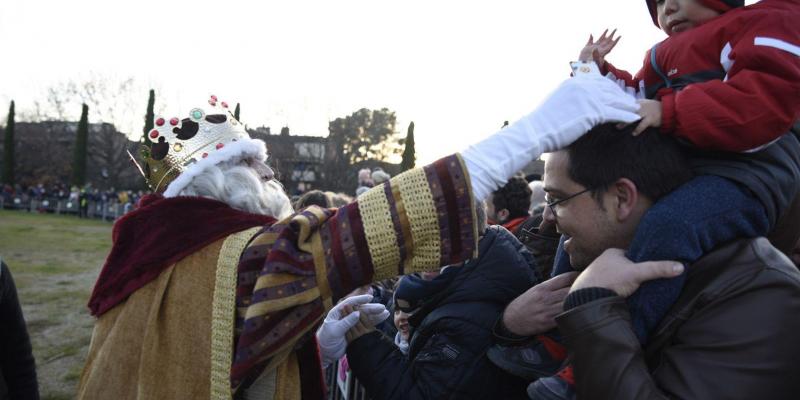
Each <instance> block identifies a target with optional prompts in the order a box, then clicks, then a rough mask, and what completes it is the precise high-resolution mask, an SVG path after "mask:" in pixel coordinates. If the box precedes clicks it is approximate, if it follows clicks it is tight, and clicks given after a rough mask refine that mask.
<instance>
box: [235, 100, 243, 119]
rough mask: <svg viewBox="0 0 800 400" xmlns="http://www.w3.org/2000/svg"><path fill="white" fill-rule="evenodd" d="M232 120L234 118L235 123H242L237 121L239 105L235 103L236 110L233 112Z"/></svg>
mask: <svg viewBox="0 0 800 400" xmlns="http://www.w3.org/2000/svg"><path fill="white" fill-rule="evenodd" d="M233 118H236V120H237V121H239V122H242V120H240V119H239V103H236V109H235V110H233Z"/></svg>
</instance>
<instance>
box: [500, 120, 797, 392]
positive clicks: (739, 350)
mask: <svg viewBox="0 0 800 400" xmlns="http://www.w3.org/2000/svg"><path fill="white" fill-rule="evenodd" d="M628 131H629V130H628ZM686 165H687V163H686V162H685V161H684V160H683V156H682V154H681V150H680V149H679V148H678V146H677V144H676V143H675V142H674V141H672V140H671V139H669V138H667V137H665V136H664V135H659V134H658V132H645V134H644V135H642V136H640V137H632V136H631V135H630V133H629V132H627V131H618V130H617V129H616V128H615V127H614V126H613V125H601V126H598V127H596V128H594V129H593V130H592V131H590V132H589V133H588V134H587V135H585V136H584V137H583V138H581V139H579V140H578V141H576V142H575V143H573V144H572V145H571V146H569V147H567V148H566V149H565V150H562V151H558V152H555V153H552V154H551V155H550V158H548V160H547V161H546V164H545V181H544V182H545V191H546V192H547V194H548V199H547V201H548V207H547V210H546V211H545V219H547V220H550V221H552V222H555V223H556V224H557V226H558V229H559V231H560V232H561V233H563V234H564V235H566V237H568V239H567V240H566V241H565V242H564V249H565V250H566V253H567V254H568V256H569V261H570V263H571V264H572V266H573V267H575V268H576V269H578V270H582V272H581V275H579V276H578V278H577V280H575V282H574V283H573V284H572V286H571V287H570V288H569V289H565V287H566V285H568V283H564V282H562V283H564V284H563V286H562V287H561V288H559V289H557V290H551V291H549V292H547V293H549V294H550V296H549V300H550V302H549V304H552V303H556V304H559V305H560V302H559V301H560V298H561V296H562V295H564V294H566V293H567V292H568V293H569V294H568V295H567V296H566V299H565V301H564V303H563V309H564V312H563V313H562V314H560V315H559V316H557V317H556V322H557V323H558V328H559V330H560V332H561V334H562V335H563V337H564V339H565V341H566V344H567V346H568V348H569V350H570V354H571V356H572V357H571V364H572V365H573V367H574V369H572V370H571V371H569V373H567V374H564V376H561V378H562V379H563V380H568V379H570V378H573V377H574V382H575V390H576V392H577V396H578V397H579V398H615V399H617V398H662V397H663V398H666V397H670V398H671V397H677V398H753V397H765V398H787V396H793V395H794V393H797V392H798V391H800V382H798V381H797V379H792V378H785V377H794V376H800V365H798V364H797V363H796V362H795V360H796V359H797V358H798V356H800V346H798V345H796V340H795V339H794V338H795V336H796V332H797V331H798V329H800V319H797V318H794V317H793V316H795V315H797V313H798V311H800V273H798V271H797V270H796V269H795V268H794V267H793V266H792V265H791V263H790V262H789V261H788V260H787V259H786V258H785V257H783V256H782V255H781V254H780V253H779V251H778V250H776V249H775V248H774V247H772V246H771V245H770V244H769V242H768V241H767V240H766V239H763V238H758V239H737V240H734V241H732V242H730V243H727V244H724V245H722V246H719V247H716V248H715V249H714V250H712V251H709V252H706V253H705V254H704V256H703V257H702V258H701V259H700V260H699V261H697V262H696V263H693V264H692V265H691V266H689V268H688V271H687V273H686V275H685V279H686V282H685V285H684V286H683V289H682V290H681V292H680V295H679V297H678V299H677V301H676V302H675V303H674V305H673V306H672V308H671V309H670V311H669V313H668V314H667V316H666V317H665V318H664V319H663V320H662V322H661V324H660V325H659V326H658V329H656V330H655V331H654V333H653V334H652V337H651V338H650V340H649V341H648V342H647V343H646V344H645V345H641V344H640V342H639V340H637V336H636V333H635V328H634V326H633V324H632V322H631V313H630V311H629V309H628V305H627V304H626V301H625V299H626V298H627V297H628V296H630V295H631V294H633V293H634V292H635V291H636V290H637V289H638V288H639V286H640V285H641V284H642V283H643V282H645V281H650V280H653V279H656V278H671V277H676V276H679V275H681V274H682V273H683V269H684V267H683V266H682V265H680V264H678V263H670V262H645V263H640V264H634V263H633V262H631V261H630V260H628V259H627V258H626V257H625V256H624V253H623V251H622V250H620V249H628V248H629V247H630V245H631V242H632V241H633V238H634V234H635V233H636V231H637V228H638V227H639V225H640V223H641V222H642V220H643V219H644V217H645V214H646V213H647V212H648V210H649V209H650V208H651V206H652V205H653V204H654V203H655V202H656V201H658V200H659V198H661V197H662V196H665V195H666V194H668V193H670V192H671V191H672V190H674V189H675V188H677V187H678V186H679V185H681V184H682V183H683V182H685V181H686V180H688V179H689V177H690V176H691V175H690V173H689V171H688V169H687V167H686ZM688 211H690V210H687V212H688ZM676 217H680V216H677V215H676ZM664 239H665V240H667V241H668V240H680V239H682V238H677V237H666V238H664ZM557 278H558V277H556V278H554V279H557ZM554 279H552V280H554ZM569 279H571V278H569ZM552 280H551V281H552ZM563 280H564V281H565V282H566V281H568V278H563ZM539 286H541V285H539ZM535 289H537V287H534V288H532V289H531V290H529V292H533V291H535ZM539 291H540V292H543V291H542V290H539ZM547 299H548V296H544V295H542V294H541V293H540V294H539V296H538V298H537V299H534V296H533V295H530V294H529V293H526V294H523V295H522V296H520V297H519V298H517V299H516V300H515V301H513V302H512V303H511V304H509V306H508V307H507V308H506V311H505V313H504V316H503V318H502V319H501V321H500V324H499V325H501V328H503V329H505V330H506V331H508V332H510V333H516V334H527V335H530V334H537V333H542V331H539V332H536V331H535V330H536V329H538V328H540V327H537V326H536V325H535V323H534V322H535V321H534V319H533V318H532V317H531V316H530V314H531V311H532V310H534V309H535V308H537V307H538V308H543V307H544V306H542V305H537V304H535V303H534V301H535V300H538V301H540V302H542V301H545V300H547ZM526 314H527V315H526ZM543 326H545V327H546V326H547V325H546V324H544V325H543ZM501 331H502V330H501ZM573 372H574V376H572V375H573ZM567 375H570V376H567ZM543 382H544V383H552V382H554V381H553V380H548V378H544V379H539V380H538V381H537V382H535V383H534V384H533V385H531V387H529V395H531V396H532V397H533V398H548V397H546V396H547V394H548V393H551V392H548V391H547V389H548V388H547V387H544V388H543V386H546V385H544V384H543ZM542 389H545V390H542ZM569 390H571V389H569Z"/></svg>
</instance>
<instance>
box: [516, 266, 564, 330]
mask: <svg viewBox="0 0 800 400" xmlns="http://www.w3.org/2000/svg"><path fill="white" fill-rule="evenodd" d="M577 275H578V274H577V272H570V273H566V274H561V275H558V276H556V277H553V278H550V279H548V280H546V281H544V282H542V283H540V284H538V285H535V286H534V287H532V288H530V289H528V290H527V291H526V292H525V293H523V294H521V295H520V296H519V297H517V298H516V299H514V300H513V301H512V302H511V303H509V305H508V306H506V309H505V311H504V312H503V325H505V327H506V329H508V330H509V331H511V333H514V334H517V335H521V336H532V335H538V334H540V333H544V332H547V331H549V330H550V329H552V328H555V326H556V321H555V317H556V315H558V314H560V313H561V312H562V311H563V304H564V298H565V297H567V294H568V293H569V287H570V285H572V282H573V281H574V280H575V277H576V276H577Z"/></svg>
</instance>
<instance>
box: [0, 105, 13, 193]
mask: <svg viewBox="0 0 800 400" xmlns="http://www.w3.org/2000/svg"><path fill="white" fill-rule="evenodd" d="M2 172H3V173H2V176H0V182H3V183H7V184H9V185H13V184H14V101H13V100H12V101H11V107H9V108H8V122H7V123H6V132H5V136H4V139H3V171H2Z"/></svg>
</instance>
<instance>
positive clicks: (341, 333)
mask: <svg viewBox="0 0 800 400" xmlns="http://www.w3.org/2000/svg"><path fill="white" fill-rule="evenodd" d="M370 301H372V295H369V294H362V295H361V296H353V297H348V298H347V299H344V300H342V302H341V303H339V304H337V305H336V306H335V307H333V308H332V309H331V310H330V311H329V312H328V315H327V316H326V317H325V321H323V322H322V326H320V327H319V329H318V330H317V342H318V343H319V351H320V356H321V358H322V368H325V367H327V366H328V365H330V364H332V363H334V362H335V361H336V360H338V359H340V358H342V356H344V353H345V350H347V340H346V339H345V334H346V333H347V331H349V330H350V328H352V327H354V326H356V323H358V319H359V317H361V313H364V315H365V316H367V320H368V322H369V323H370V324H372V325H373V326H374V325H377V324H379V323H381V322H382V321H383V320H385V319H386V318H388V317H389V311H388V310H387V309H386V306H384V305H383V304H372V303H370ZM345 305H350V306H352V307H353V308H357V310H356V311H353V312H352V313H350V314H349V315H347V316H346V317H344V318H342V309H344V306H345Z"/></svg>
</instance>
